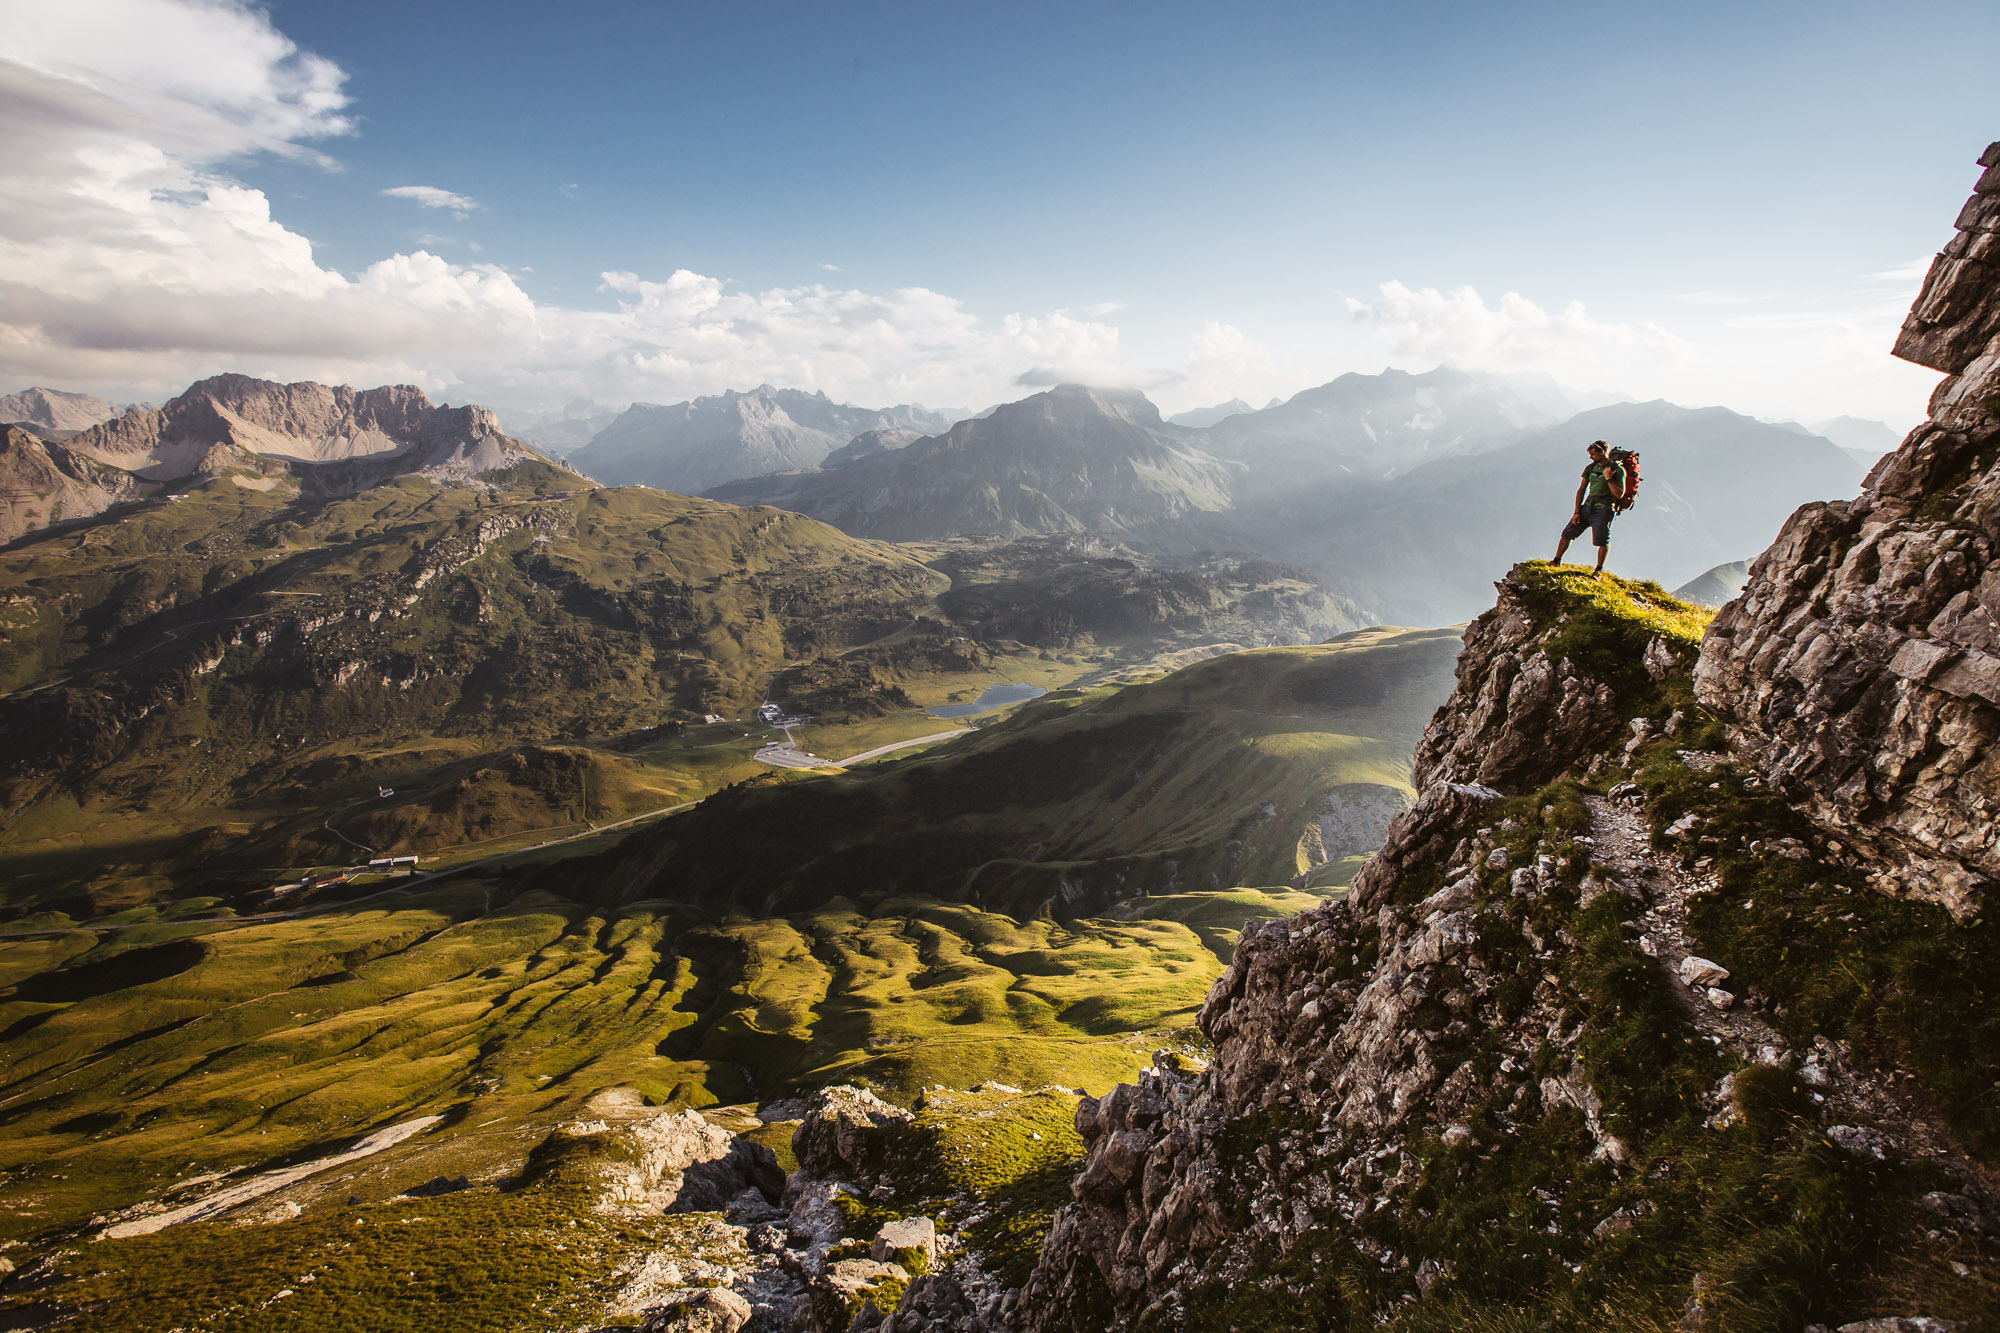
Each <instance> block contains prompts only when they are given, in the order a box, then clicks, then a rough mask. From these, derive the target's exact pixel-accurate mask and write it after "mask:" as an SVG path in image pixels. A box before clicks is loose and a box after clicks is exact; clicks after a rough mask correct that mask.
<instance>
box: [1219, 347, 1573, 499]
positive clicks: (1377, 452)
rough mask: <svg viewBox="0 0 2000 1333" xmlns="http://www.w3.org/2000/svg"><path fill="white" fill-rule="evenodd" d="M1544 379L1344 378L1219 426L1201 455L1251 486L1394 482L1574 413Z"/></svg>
mask: <svg viewBox="0 0 2000 1333" xmlns="http://www.w3.org/2000/svg"><path fill="white" fill-rule="evenodd" d="M1575 410H1576V409H1575V408H1574V407H1573V406H1571V404H1570V402H1569V400H1568V399H1567V398H1565V397H1564V396H1563V393H1562V391H1561V390H1560V389H1558V388H1557V387H1556V383H1555V381H1554V380H1552V379H1549V378H1548V377H1546V376H1532V377H1531V376H1519V377H1507V376H1500V375H1487V374H1480V373H1478V372H1474V371H1464V370H1453V369H1451V368H1450V367H1446V366H1441V367H1439V368H1438V369H1436V370H1433V371H1429V372H1427V373H1425V374H1422V375H1412V374H1409V373H1407V372H1405V371H1401V370H1385V371H1383V372H1382V373H1381V374H1379V375H1342V376H1341V377H1340V378H1339V379H1337V380H1334V381H1333V382H1332V383H1330V384H1322V385H1320V386H1319V387H1318V388H1316V389H1307V390H1305V391H1304V392H1303V393H1299V394H1295V395H1293V396H1292V397H1291V398H1289V399H1287V400H1286V401H1285V402H1283V403H1281V404H1279V405H1277V406H1275V407H1267V408H1265V409H1264V410H1263V411H1261V412H1248V413H1244V414H1241V415H1236V416H1230V417H1227V418H1224V419H1223V420H1221V421H1218V422H1217V423H1216V424H1215V425H1214V426H1213V427H1212V428H1210V429H1209V431H1208V432H1207V434H1206V436H1205V437H1204V441H1203V443H1202V448H1204V449H1206V450H1208V451H1209V452H1210V453H1213V454H1215V455H1216V456H1218V457H1221V458H1227V459H1232V460H1234V461H1237V462H1240V463H1243V464H1245V465H1246V466H1247V467H1248V469H1249V472H1250V476H1251V478H1252V488H1253V489H1256V490H1267V491H1274V492H1275V491H1289V490H1292V489H1295V488H1296V487H1297V486H1298V485H1299V484H1300V482H1301V481H1303V480H1305V479H1307V478H1315V479H1317V478H1322V477H1326V478H1331V477H1336V476H1338V477H1360V478H1372V477H1393V476H1396V475H1398V474H1399V473H1403V472H1407V471H1409V470H1410V469H1411V468H1413V467H1418V466H1421V465H1422V464H1424V463H1427V462H1430V461H1432V460H1434V459H1438V458H1451V457H1458V456H1461V455H1466V454H1479V453H1485V452H1488V451H1489V450H1493V449H1498V448H1500V447H1502V446H1503V445H1507V444H1511V443H1513V442H1514V441H1515V440H1518V439H1520V438H1521V437H1522V436H1523V435H1525V434H1526V433H1527V432H1529V431H1531V430H1534V429H1536V428H1538V427H1541V426H1552V425H1554V424H1556V423H1557V422H1559V421H1563V420H1566V419H1567V418H1568V417H1570V416H1571V415H1572V414H1573V413H1574V412H1575Z"/></svg>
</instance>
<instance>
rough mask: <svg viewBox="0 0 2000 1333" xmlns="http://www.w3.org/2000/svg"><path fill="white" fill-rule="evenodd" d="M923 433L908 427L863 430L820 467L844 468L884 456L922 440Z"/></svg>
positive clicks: (834, 452)
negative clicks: (863, 460) (880, 455)
mask: <svg viewBox="0 0 2000 1333" xmlns="http://www.w3.org/2000/svg"><path fill="white" fill-rule="evenodd" d="M923 438H924V436H923V432H921V431H917V430H912V429H911V428H910V427H908V426H884V427H882V428H881V429H879V430H865V431H863V432H861V434H859V435H857V436H855V437H854V438H853V439H851V440H849V441H848V442H847V443H846V444H843V445H841V446H840V448H838V449H835V450H834V451H833V452H832V453H830V454H828V455H827V456H826V460H825V461H824V462H823V463H821V464H820V466H821V467H845V466H847V465H848V464H849V463H856V462H859V461H860V460H862V459H864V458H872V457H874V456H875V455H876V454H886V453H889V452H891V451H893V450H896V449H901V448H904V447H905V446H907V445H911V444H914V443H916V442H917V441H918V440H921V439H923Z"/></svg>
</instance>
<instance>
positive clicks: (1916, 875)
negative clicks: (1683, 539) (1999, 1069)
mask: <svg viewBox="0 0 2000 1333" xmlns="http://www.w3.org/2000/svg"><path fill="white" fill-rule="evenodd" d="M1980 162H1981V164H1982V165H1983V166H1985V168H1986V171H1985V173H1984V174H1983V175H1982V176H1981V177H1980V178H1979V182H1978V185H1977V187H1976V192H1975V193H1974V195H1973V196H1972V199H1971V200H1970V201H1969V202H1968V203H1967V204H1966V206H1965V209H1964V211H1963V212H1962V213H1961V214H1960V215H1959V219H1958V228H1959V231H1958V234H1957V235H1956V236H1954V237H1953V238H1952V240H1951V242H1950V243H1949V244H1948V245H1947V246H1946V247H1945V249H1944V251H1943V252H1942V253H1941V254H1939V255H1938V257H1937V259H1936V261H1935V262H1934V263H1933V264H1932V265H1931V270H1930V274H1929V276H1928V277H1927V278H1926V279H1925V282H1924V289H1923V293H1922V295H1921V296H1919V297H1918V299H1917V303H1916V305H1915V306H1914V307H1913V308H1912V310H1911V313H1910V317H1909V320H1908V322H1907V323H1906V324H1905V325H1904V327H1903V332H1902V336H1901V337H1900V339H1899V340H1898V341H1897V344H1896V353H1897V355H1899V356H1902V357H1904V358H1905V359H1908V360H1911V361H1916V362H1918V363H1919V364H1922V365H1927V366H1930V367H1932V368H1934V369H1937V370H1943V371H1947V372H1950V376H1951V377H1950V378H1949V379H1946V380H1945V381H1944V382H1943V383H1942V384H1940V385H1939V386H1938V388H1937V391H1936V392H1935V393H1934V394H1933V395H1932V398H1931V411H1930V420H1928V421H1927V422H1925V423H1924V424H1923V425H1921V426H1919V427H1918V428H1917V429H1916V430H1914V431H1912V432H1911V433H1910V436H1909V438H1908V439H1906V440H1905V441H1904V442H1903V444H1902V447H1901V448H1899V449H1898V450H1897V451H1896V452H1895V453H1893V454H1890V455H1889V456H1887V457H1886V458H1884V459H1883V460H1882V462H1881V463H1879V464H1878V465H1877V466H1876V468H1875V470H1874V471H1873V472H1872V473H1871V474H1870V475H1869V477H1868V481H1867V483H1866V485H1865V487H1864V489H1863V491H1862V493H1861V495H1860V496H1859V497H1858V498H1856V499H1854V500H1851V501H1845V502H1838V503H1833V504H1814V505H1807V506H1805V507H1804V508H1802V509H1800V510H1799V511H1798V512H1797V513H1796V514H1794V515H1793V516H1792V518H1791V521H1790V522H1788V523H1787V524H1786V525H1785V527H1784V529H1783V531H1781V532H1780V533H1779V535H1778V539H1777V541H1776V542H1775V543H1773V545H1772V546H1771V549H1770V550H1768V551H1766V552H1765V553H1764V555H1763V556H1762V557H1761V558H1759V559H1758V560H1757V561H1756V562H1755V563H1754V564H1753V565H1752V566H1751V570H1750V578H1749V582H1748V583H1747V584H1746V585H1745V587H1744V589H1743V593H1742V595H1741V596H1740V597H1738V598H1737V599H1736V600H1735V601H1734V602H1731V603H1730V604H1729V605H1728V606H1726V607H1724V608H1723V610H1722V612H1721V613H1720V614H1719V615H1718V616H1717V617H1716V619H1715V622H1714V624H1713V625H1712V626H1711V627H1710V629H1709V631H1708V636H1707V638H1706V640H1705V641H1704V642H1703V644H1702V653H1701V662H1700V666H1699V668H1698V670H1697V673H1696V677H1695V680H1696V686H1697V689H1698V691H1699V694H1700V697H1701V700H1702V702H1703V703H1704V704H1706V705H1707V706H1708V707H1709V708H1711V709H1713V710H1714V711H1715V712H1716V713H1718V714H1719V715H1721V716H1722V717H1723V718H1724V719H1725V721H1726V723H1727V724H1728V726H1729V730H1730V737H1731V741H1732V743H1733V744H1734V745H1735V746H1736V747H1737V748H1738V749H1739V750H1741V751H1742V752H1743V753H1744V754H1745V755H1746V756H1747V757H1748V758H1749V759H1750V760H1751V762H1753V763H1754V764H1756V765H1757V766H1758V767H1759V768H1760V769H1761V770H1762V771H1763V773H1764V775H1765V777H1766V779H1767V780H1768V781H1769V782H1770V784H1771V786H1772V788H1773V789H1774V790H1775V791H1777V792H1778V793H1779V794H1780V795H1783V796H1785V797H1786V798H1787V799H1790V800H1792V801H1794V802H1796V803H1799V804H1801V805H1802V806H1804V807H1805V808H1806V809H1807V811H1808V813H1810V814H1811V815H1812V816H1813V817H1814V818H1815V819H1816V820H1818V821H1819V822H1820V823H1821V824H1823V825H1825V826H1826V827H1828V828H1830V829H1833V830H1836V831H1838V832H1839V833H1840V834H1841V835H1842V836H1844V837H1846V838H1847V839H1848V840H1849V841H1850V842H1852V843H1854V844H1855V845H1858V846H1860V847H1863V848H1866V849H1869V850H1871V851H1874V852H1875V853H1877V854H1878V856H1879V859H1881V860H1883V861H1885V862H1888V863H1890V868H1889V869H1887V870H1885V871H1884V873H1883V876H1882V878H1881V879H1880V881H1879V883H1880V885H1881V887H1882V888H1884V889H1885V890H1887V891H1889V892H1892V893H1896V894H1901V895H1908V896H1912V897H1916V898H1920V899H1926V900H1930V901H1936V902H1940V903H1943V904H1944V905H1946V906H1947V907H1949V908H1950V909H1951V910H1952V911H1953V912H1954V913H1957V914H1959V915H1961V916H1966V915H1970V914H1971V913H1973V912H1975V911H1977V910H1978V907H1979V904H1980V900H1981V897H1982V891H1983V889H1984V888H1985V886H1986V885H1987V884H1988V883H1989V882H1990V881H1991V879H1992V878H1993V877H1994V876H1995V875H2000V822H1996V821H1995V819H1994V803H1995V801H1996V799H2000V749H1996V747H1995V745H1994V741H1995V738H1996V735H2000V567H1996V566H1995V564H1994V557H1995V554H1996V552H1997V551H2000V469H1996V467H1995V462H1996V460H2000V144H1995V145H1993V146H1992V147H1990V148H1988V149H1987V150H1986V152H1985V154H1984V155H1983V156H1982V157H1981V158H1980Z"/></svg>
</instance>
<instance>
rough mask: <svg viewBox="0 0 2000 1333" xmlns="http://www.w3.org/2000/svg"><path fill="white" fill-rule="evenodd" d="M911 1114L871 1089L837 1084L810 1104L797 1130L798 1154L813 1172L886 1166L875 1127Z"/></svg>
mask: <svg viewBox="0 0 2000 1333" xmlns="http://www.w3.org/2000/svg"><path fill="white" fill-rule="evenodd" d="M910 1119H911V1116H910V1113H909V1112H908V1111H905V1110H904V1109H903V1108H902V1107H900V1106H892V1105H890V1104H889V1103H888V1102H885V1101H883V1100H882V1099H881V1098H880V1097H877V1096H876V1095H875V1094H874V1093H872V1092H870V1091H868V1090H867V1089H866V1088H856V1087H850V1086H849V1085H847V1084H844V1083H842V1084H836V1085H835V1086H833V1087H830V1088H821V1089H820V1090H819V1091H818V1092H815V1093H814V1094H813V1095H812V1099H811V1100H810V1101H808V1102H807V1103H806V1110H805V1115H804V1117H803V1118H802V1119H801V1120H800V1122H799V1127H798V1128H797V1129H795V1130H793V1131H792V1154H793V1156H795V1157H797V1158H798V1159H799V1168H800V1169H801V1170H802V1171H804V1172H805V1173H806V1174H807V1175H811V1176H850V1177H851V1176H859V1175H865V1174H867V1173H869V1172H872V1171H876V1170H879V1169H880V1168H881V1165H882V1163H881V1161H880V1155H881V1152H882V1143H881V1138H880V1136H879V1135H877V1134H875V1133H874V1131H876V1130H879V1129H885V1128H887V1127H889V1126H891V1125H904V1124H908V1123H909V1122H910Z"/></svg>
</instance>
